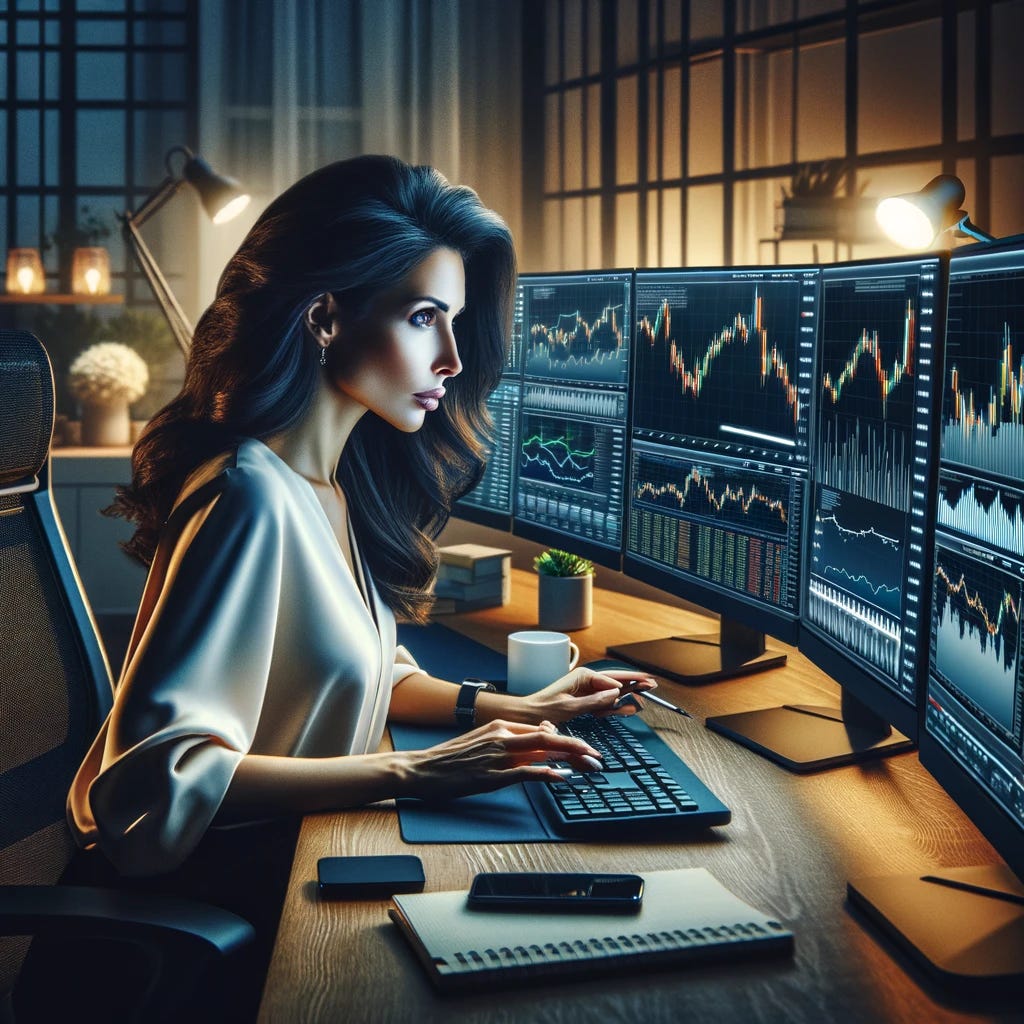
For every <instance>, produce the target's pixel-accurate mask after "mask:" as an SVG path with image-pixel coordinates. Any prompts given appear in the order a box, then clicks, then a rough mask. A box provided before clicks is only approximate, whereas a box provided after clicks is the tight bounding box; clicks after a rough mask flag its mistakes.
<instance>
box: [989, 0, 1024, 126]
mask: <svg viewBox="0 0 1024 1024" xmlns="http://www.w3.org/2000/svg"><path fill="white" fill-rule="evenodd" d="M1022 39H1024V3H1022V2H1021V0H1014V2H1013V3H1005V4H994V5H993V6H992V134H993V135H1008V134H1010V133H1011V132H1019V131H1024V110H1022V109H1021V101H1020V87H1021V80H1020V79H1021V75H1020V50H1021V45H1020V44H1021V40H1022Z"/></svg>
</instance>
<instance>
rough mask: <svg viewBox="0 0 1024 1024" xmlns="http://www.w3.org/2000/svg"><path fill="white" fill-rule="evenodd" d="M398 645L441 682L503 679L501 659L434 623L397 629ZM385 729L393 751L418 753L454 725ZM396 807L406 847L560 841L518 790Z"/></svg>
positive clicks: (400, 803) (411, 802) (444, 736)
mask: <svg viewBox="0 0 1024 1024" xmlns="http://www.w3.org/2000/svg"><path fill="white" fill-rule="evenodd" d="M398 642H399V643H400V644H403V645H404V646H406V647H407V648H408V649H409V651H410V653H411V654H412V655H413V657H414V658H415V659H416V661H417V662H418V663H419V665H420V666H421V667H422V668H423V669H425V670H426V671H427V672H429V673H430V674H431V675H436V676H440V677H441V678H442V679H451V680H454V681H457V680H459V679H463V678H465V677H466V676H480V677H482V678H484V679H504V678H505V656H504V655H502V654H498V653H497V652H496V651H492V650H491V649H490V648H489V647H485V646H484V645H483V644H480V643H477V641H475V640H470V639H469V638H468V637H465V636H462V635H461V634H460V633H456V632H455V631H454V630H451V629H448V628H447V627H446V626H442V625H441V624H440V623H436V622H433V623H431V624H430V625H428V626H412V625H406V624H402V625H400V626H399V627H398ZM388 728H389V729H390V731H391V742H392V743H393V744H394V746H395V749H396V750H422V749H423V748H424V747H430V746H433V745H434V744H435V743H442V742H444V741H445V740H447V739H451V737H452V736H454V735H456V733H457V732H458V730H457V729H456V728H455V727H454V725H453V726H452V728H447V727H443V726H441V727H439V726H420V725H395V724H392V725H390V726H389V727H388ZM397 804H398V823H399V826H400V828H401V830H402V838H403V839H404V840H405V841H406V842H407V843H540V842H543V843H550V842H561V840H560V839H558V838H557V837H555V836H552V835H551V834H550V833H549V832H548V831H547V830H546V828H545V827H544V826H543V825H542V824H541V822H540V820H539V819H538V818H537V815H536V814H535V813H534V810H533V807H532V805H531V804H530V799H529V797H528V796H527V795H526V790H525V789H523V787H522V786H521V785H520V786H506V787H505V788H504V789H499V790H495V791H494V792H493V793H477V794H474V795H473V796H464V797H459V798H458V799H457V800H449V801H445V802H444V803H430V804H427V803H424V802H423V801H422V800H410V799H402V800H398V801H397Z"/></svg>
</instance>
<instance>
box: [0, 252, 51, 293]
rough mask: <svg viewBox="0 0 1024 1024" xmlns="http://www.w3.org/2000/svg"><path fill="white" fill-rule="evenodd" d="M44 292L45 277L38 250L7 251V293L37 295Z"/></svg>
mask: <svg viewBox="0 0 1024 1024" xmlns="http://www.w3.org/2000/svg"><path fill="white" fill-rule="evenodd" d="M45 290H46V275H45V274H44V273H43V261H42V258H41V257H40V255H39V250H38V249H8V250H7V291H8V292H11V293H13V294H16V295H38V294H39V293H40V292H43V291H45Z"/></svg>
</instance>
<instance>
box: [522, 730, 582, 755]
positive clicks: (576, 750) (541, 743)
mask: <svg viewBox="0 0 1024 1024" xmlns="http://www.w3.org/2000/svg"><path fill="white" fill-rule="evenodd" d="M503 745H504V747H505V749H506V750H507V751H509V752H510V753H522V752H523V751H537V752H539V753H540V752H542V753H544V755H545V756H550V754H551V753H556V754H560V755H565V756H568V757H571V756H573V755H576V754H589V755H590V756H591V757H597V758H600V756H601V755H600V754H599V753H598V752H597V751H596V750H595V749H594V748H593V747H592V746H591V745H590V744H589V743H586V742H584V741H583V740H581V739H577V738H576V737H575V736H563V735H562V734H561V733H559V732H547V731H546V730H545V731H541V730H537V729H535V730H534V733H533V735H532V736H531V735H524V734H520V735H513V736H509V737H508V738H507V739H505V740H504V743H503Z"/></svg>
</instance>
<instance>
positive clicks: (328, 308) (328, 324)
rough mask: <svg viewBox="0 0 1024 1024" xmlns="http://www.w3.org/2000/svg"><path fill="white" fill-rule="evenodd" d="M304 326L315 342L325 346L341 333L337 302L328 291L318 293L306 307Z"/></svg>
mask: <svg viewBox="0 0 1024 1024" xmlns="http://www.w3.org/2000/svg"><path fill="white" fill-rule="evenodd" d="M304 319H305V321H306V327H308V328H309V332H310V334H312V335H313V337H314V338H315V339H316V341H317V343H318V344H320V345H323V346H324V347H325V348H326V347H327V346H328V345H330V344H332V343H333V342H334V341H336V340H337V338H338V335H339V334H340V333H341V322H340V320H339V318H338V304H337V302H335V300H334V296H333V295H332V294H331V293H330V292H324V293H323V295H318V296H317V297H316V298H315V299H314V300H313V301H312V302H311V303H310V305H309V307H308V308H307V309H306V314H305V317H304Z"/></svg>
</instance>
